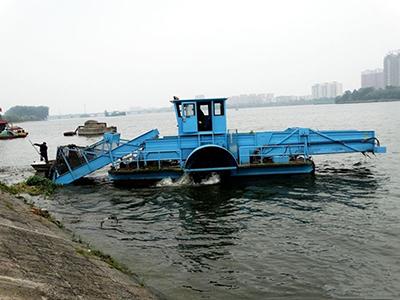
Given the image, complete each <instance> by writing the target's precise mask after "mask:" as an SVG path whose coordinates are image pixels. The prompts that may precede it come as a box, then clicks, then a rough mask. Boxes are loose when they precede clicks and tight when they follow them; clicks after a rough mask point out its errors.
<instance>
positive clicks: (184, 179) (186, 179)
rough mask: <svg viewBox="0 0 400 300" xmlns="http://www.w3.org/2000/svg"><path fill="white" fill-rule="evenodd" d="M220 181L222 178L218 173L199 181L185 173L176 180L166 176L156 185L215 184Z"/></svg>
mask: <svg viewBox="0 0 400 300" xmlns="http://www.w3.org/2000/svg"><path fill="white" fill-rule="evenodd" d="M220 181H221V178H220V176H219V175H218V174H217V173H212V174H210V176H209V177H207V178H204V179H203V180H202V181H201V182H199V183H196V182H194V180H193V178H191V177H190V175H188V174H184V175H182V176H181V177H180V178H179V179H178V180H175V181H174V180H173V179H172V178H170V177H167V178H164V179H162V180H161V181H159V182H158V183H157V184H156V187H166V186H196V185H213V184H218V183H219V182H220Z"/></svg>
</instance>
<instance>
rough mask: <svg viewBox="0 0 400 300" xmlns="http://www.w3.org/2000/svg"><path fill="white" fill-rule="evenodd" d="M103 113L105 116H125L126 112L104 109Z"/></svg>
mask: <svg viewBox="0 0 400 300" xmlns="http://www.w3.org/2000/svg"><path fill="white" fill-rule="evenodd" d="M104 115H105V116H106V117H117V116H126V112H124V111H117V110H114V111H112V112H110V113H109V112H108V111H105V112H104Z"/></svg>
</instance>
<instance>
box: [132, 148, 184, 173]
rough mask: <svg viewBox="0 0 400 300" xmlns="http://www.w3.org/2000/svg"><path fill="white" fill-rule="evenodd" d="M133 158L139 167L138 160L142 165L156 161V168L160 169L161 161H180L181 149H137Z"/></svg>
mask: <svg viewBox="0 0 400 300" xmlns="http://www.w3.org/2000/svg"><path fill="white" fill-rule="evenodd" d="M135 154H136V155H135V159H134V160H133V162H135V163H136V167H137V168H138V169H139V168H140V164H139V162H143V165H144V166H147V164H148V163H149V162H154V161H155V162H157V165H158V168H159V169H161V164H162V162H163V161H179V163H181V159H180V158H181V155H182V153H181V151H180V150H179V149H177V150H153V151H143V150H138V151H136V153H135Z"/></svg>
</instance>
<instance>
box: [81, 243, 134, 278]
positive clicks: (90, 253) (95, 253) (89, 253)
mask: <svg viewBox="0 0 400 300" xmlns="http://www.w3.org/2000/svg"><path fill="white" fill-rule="evenodd" d="M76 252H77V253H78V254H80V255H82V256H85V257H97V258H98V259H100V260H102V261H104V262H105V263H107V264H108V265H109V266H110V267H112V268H114V269H117V270H119V271H121V272H123V273H125V274H128V275H132V272H131V271H130V270H129V269H128V268H127V267H125V266H124V265H122V264H120V263H119V262H118V261H116V260H115V259H114V258H112V257H111V256H110V255H108V254H104V253H103V252H101V251H100V250H96V249H91V248H89V246H88V248H87V249H85V248H76Z"/></svg>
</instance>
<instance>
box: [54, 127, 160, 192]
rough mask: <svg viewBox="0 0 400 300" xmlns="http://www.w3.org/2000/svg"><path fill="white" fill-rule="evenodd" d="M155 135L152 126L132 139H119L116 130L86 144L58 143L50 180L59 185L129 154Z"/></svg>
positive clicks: (156, 134)
mask: <svg viewBox="0 0 400 300" xmlns="http://www.w3.org/2000/svg"><path fill="white" fill-rule="evenodd" d="M158 135H159V132H158V130H157V129H153V130H150V131H148V132H146V133H144V134H141V135H139V136H138V137H136V138H134V139H132V140H122V139H121V138H120V134H119V133H105V134H104V137H103V139H102V140H101V141H99V142H97V143H95V144H93V145H90V146H88V147H84V148H83V147H77V146H75V145H68V146H62V147H59V148H58V149H57V159H56V163H55V165H54V172H53V177H52V179H53V182H54V183H56V184H61V185H64V184H69V183H72V182H74V181H75V180H78V179H80V178H82V177H84V176H86V175H89V174H91V173H93V172H95V171H97V170H99V169H101V168H103V167H105V166H107V165H109V164H111V163H114V162H115V161H116V160H118V159H120V158H122V157H124V156H127V155H130V154H132V152H134V151H136V150H138V149H139V148H140V147H141V146H142V145H143V143H144V142H145V141H146V140H149V139H155V138H157V137H158Z"/></svg>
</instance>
